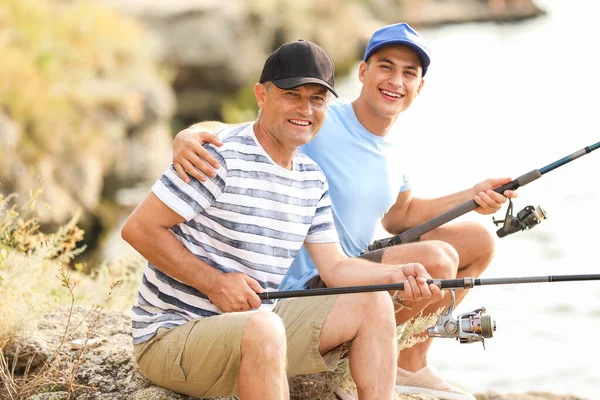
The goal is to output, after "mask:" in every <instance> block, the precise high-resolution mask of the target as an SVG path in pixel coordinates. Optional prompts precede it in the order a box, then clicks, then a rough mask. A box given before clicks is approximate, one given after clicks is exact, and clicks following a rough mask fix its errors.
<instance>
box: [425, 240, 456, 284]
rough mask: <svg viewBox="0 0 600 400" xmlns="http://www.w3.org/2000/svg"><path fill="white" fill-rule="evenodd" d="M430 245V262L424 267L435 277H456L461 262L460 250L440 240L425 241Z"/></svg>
mask: <svg viewBox="0 0 600 400" xmlns="http://www.w3.org/2000/svg"><path fill="white" fill-rule="evenodd" d="M425 243H427V245H429V249H428V253H429V254H428V262H427V263H426V264H424V267H425V268H426V269H427V272H429V275H431V276H432V277H433V278H438V279H451V278H455V277H456V273H457V271H458V264H459V256H458V252H457V251H456V249H455V248H454V247H452V246H451V245H449V244H448V243H446V242H442V241H440V240H431V241H427V242H425Z"/></svg>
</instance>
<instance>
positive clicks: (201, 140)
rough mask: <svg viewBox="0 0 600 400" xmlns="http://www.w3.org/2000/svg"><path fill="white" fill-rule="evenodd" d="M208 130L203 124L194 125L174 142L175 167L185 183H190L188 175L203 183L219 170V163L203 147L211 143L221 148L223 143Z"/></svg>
mask: <svg viewBox="0 0 600 400" xmlns="http://www.w3.org/2000/svg"><path fill="white" fill-rule="evenodd" d="M207 129H208V128H207V127H206V126H204V125H203V124H196V125H192V126H190V127H189V128H187V129H184V130H182V131H181V132H179V133H178V134H177V136H175V139H174V140H173V165H174V166H175V170H176V171H177V175H179V177H180V178H181V179H182V180H183V181H185V182H188V183H189V182H190V178H189V176H188V174H189V175H191V176H193V177H194V178H196V179H198V180H199V181H201V182H204V181H206V176H210V177H211V178H214V177H215V176H216V172H215V169H217V168H219V163H218V162H217V160H216V159H215V158H214V157H213V156H212V154H210V153H209V152H208V150H206V149H205V148H204V147H203V145H204V144H205V143H211V144H213V145H215V146H217V147H221V146H222V145H223V143H222V142H221V141H220V140H219V137H218V136H216V135H213V134H212V133H210V132H208V131H207Z"/></svg>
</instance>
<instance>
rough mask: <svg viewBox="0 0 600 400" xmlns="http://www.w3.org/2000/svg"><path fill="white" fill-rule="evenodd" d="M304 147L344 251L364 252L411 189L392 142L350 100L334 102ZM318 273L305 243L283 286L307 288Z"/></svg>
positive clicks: (350, 252) (286, 288)
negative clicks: (323, 183) (321, 176)
mask: <svg viewBox="0 0 600 400" xmlns="http://www.w3.org/2000/svg"><path fill="white" fill-rule="evenodd" d="M300 150H301V151H302V152H304V153H305V154H306V155H308V156H309V157H310V158H312V159H313V160H314V161H316V163H317V164H318V165H319V166H320V167H321V169H322V170H323V172H325V175H326V176H327V181H328V182H329V195H330V198H331V204H332V211H333V218H334V221H335V227H336V229H337V231H338V235H339V238H340V244H341V245H342V248H343V249H344V252H345V253H346V254H347V255H348V256H350V257H356V256H358V255H360V254H361V253H362V252H363V251H364V250H365V249H366V248H367V246H368V245H369V244H370V243H371V241H372V240H373V235H374V233H375V229H376V227H377V224H378V223H379V221H381V218H382V217H383V215H384V214H385V213H386V212H387V210H389V208H390V207H391V206H392V205H393V204H394V203H395V202H396V198H397V197H398V193H399V192H403V191H406V190H408V189H410V184H409V182H408V180H407V179H406V176H405V175H404V174H402V173H400V172H399V171H395V169H394V168H393V167H392V166H391V165H390V163H391V162H393V161H396V160H394V154H393V146H392V144H391V143H390V142H389V141H388V140H387V139H386V137H380V136H376V135H373V134H372V133H370V132H369V131H368V130H367V129H365V127H364V126H362V125H361V124H360V122H359V121H358V119H357V118H356V115H355V114H354V110H353V108H352V104H351V103H342V102H334V103H331V104H330V105H329V110H328V113H327V117H326V118H325V122H324V124H323V127H322V128H321V130H320V131H319V133H317V135H316V136H315V138H314V139H313V140H311V141H310V142H309V143H307V144H305V145H304V146H302V147H301V148H300ZM394 164H395V163H394ZM392 165H393V164H392ZM317 274H318V272H317V268H316V266H315V264H314V263H313V261H312V259H311V258H310V255H309V254H308V252H307V251H306V248H305V247H304V246H302V249H301V250H300V252H299V253H298V255H297V256H296V258H295V259H294V262H293V263H292V266H291V267H290V269H289V270H288V272H287V274H286V276H285V277H284V279H283V281H282V282H281V285H280V287H279V290H296V289H304V288H306V283H307V282H308V280H310V279H311V278H313V277H314V276H316V275H317Z"/></svg>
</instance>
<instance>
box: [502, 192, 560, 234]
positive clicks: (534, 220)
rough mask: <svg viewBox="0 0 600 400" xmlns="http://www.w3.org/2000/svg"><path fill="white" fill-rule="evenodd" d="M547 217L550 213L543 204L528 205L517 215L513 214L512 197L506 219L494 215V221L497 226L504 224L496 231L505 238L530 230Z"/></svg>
mask: <svg viewBox="0 0 600 400" xmlns="http://www.w3.org/2000/svg"><path fill="white" fill-rule="evenodd" d="M547 218H548V215H547V214H546V211H545V210H544V209H543V208H542V206H537V207H533V206H527V207H525V208H524V209H522V210H521V211H519V212H518V213H517V216H516V217H515V216H513V203H512V201H511V199H508V209H507V210H506V216H505V217H504V219H503V220H502V219H495V218H493V217H492V221H493V222H494V224H495V225H496V226H498V225H500V224H504V225H503V226H502V228H500V229H498V230H497V231H496V234H497V235H498V237H500V238H503V237H505V236H507V235H510V234H513V233H515V232H519V231H526V230H529V229H531V228H533V227H534V226H536V225H539V224H540V223H541V222H542V220H543V219H547Z"/></svg>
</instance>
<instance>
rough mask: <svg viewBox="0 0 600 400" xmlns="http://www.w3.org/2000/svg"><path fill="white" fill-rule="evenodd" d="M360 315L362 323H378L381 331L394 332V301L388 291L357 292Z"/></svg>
mask: <svg viewBox="0 0 600 400" xmlns="http://www.w3.org/2000/svg"><path fill="white" fill-rule="evenodd" d="M359 301H360V304H361V307H360V308H359V309H360V314H361V315H360V317H361V319H362V321H361V322H362V323H363V325H375V324H376V325H379V326H380V327H381V329H382V331H386V332H387V330H390V331H391V332H393V333H395V331H396V320H395V318H394V316H395V314H394V303H393V302H392V298H391V297H390V295H389V294H388V292H370V293H361V294H359Z"/></svg>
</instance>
